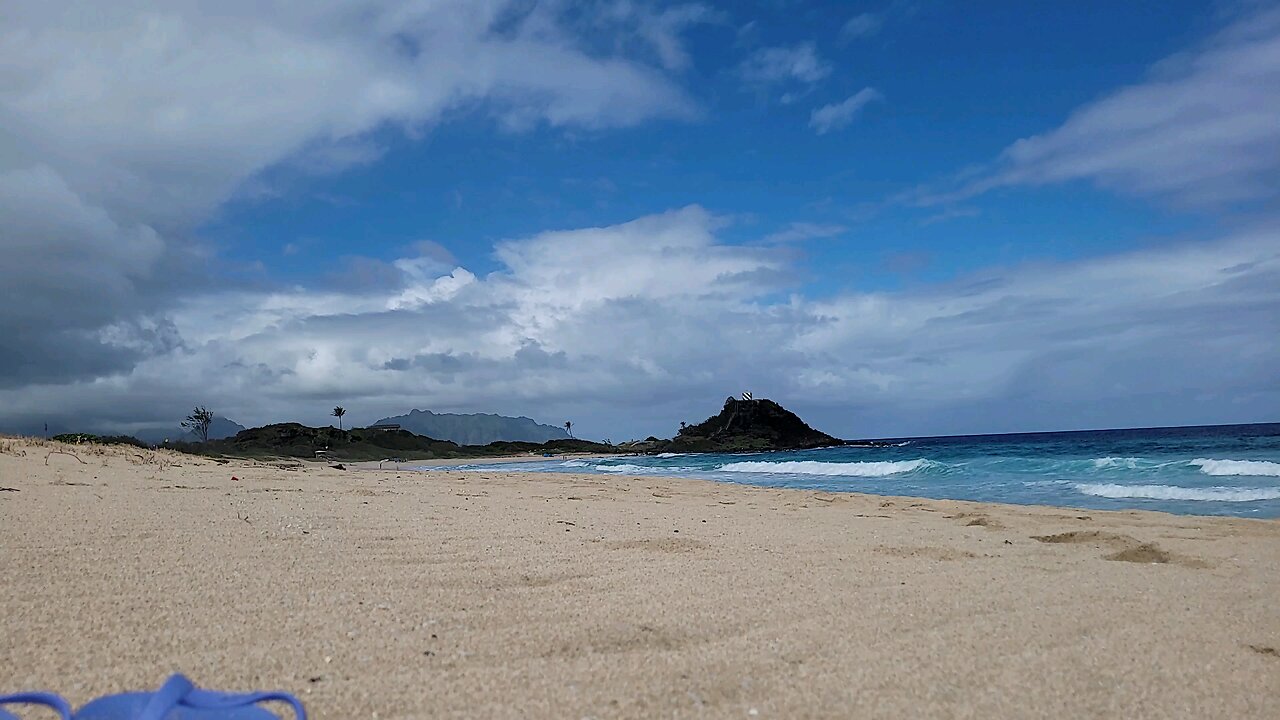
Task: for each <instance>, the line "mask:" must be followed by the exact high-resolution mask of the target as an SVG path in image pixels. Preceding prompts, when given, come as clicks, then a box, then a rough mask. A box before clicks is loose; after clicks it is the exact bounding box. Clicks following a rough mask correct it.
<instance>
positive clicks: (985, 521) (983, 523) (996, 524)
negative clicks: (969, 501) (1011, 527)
mask: <svg viewBox="0 0 1280 720" xmlns="http://www.w3.org/2000/svg"><path fill="white" fill-rule="evenodd" d="M950 519H951V520H965V519H968V520H969V522H967V523H965V524H964V526H965V527H984V528H986V529H988V530H1004V529H1006V528H1005V525H1004V523H1002V522H1000V521H999V520H995V519H993V518H989V517H987V516H986V515H975V514H973V513H960V514H958V515H952V516H951V517H950Z"/></svg>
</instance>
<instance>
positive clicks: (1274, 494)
mask: <svg viewBox="0 0 1280 720" xmlns="http://www.w3.org/2000/svg"><path fill="white" fill-rule="evenodd" d="M1075 488H1076V490H1079V491H1080V492H1082V493H1084V494H1085V495H1095V496H1097V497H1104V498H1142V499H1146V500H1202V501H1206V502H1256V501H1258V500H1280V488H1229V487H1206V488H1188V487H1178V486H1176V485H1113V484H1109V483H1108V484H1091V483H1079V484H1077V485H1075Z"/></svg>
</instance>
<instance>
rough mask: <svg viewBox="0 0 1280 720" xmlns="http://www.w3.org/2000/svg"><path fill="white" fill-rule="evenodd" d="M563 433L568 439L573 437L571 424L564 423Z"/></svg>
mask: <svg viewBox="0 0 1280 720" xmlns="http://www.w3.org/2000/svg"><path fill="white" fill-rule="evenodd" d="M564 431H565V432H567V433H569V437H573V423H572V422H569V421H568V420H565V421H564Z"/></svg>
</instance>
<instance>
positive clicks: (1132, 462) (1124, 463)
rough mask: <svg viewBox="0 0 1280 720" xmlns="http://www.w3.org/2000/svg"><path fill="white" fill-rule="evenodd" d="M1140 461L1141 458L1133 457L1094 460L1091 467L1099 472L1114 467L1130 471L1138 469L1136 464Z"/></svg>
mask: <svg viewBox="0 0 1280 720" xmlns="http://www.w3.org/2000/svg"><path fill="white" fill-rule="evenodd" d="M1141 460H1142V458H1135V457H1104V458H1095V459H1094V461H1093V466H1094V467H1095V468H1097V469H1099V470H1102V469H1104V468H1114V467H1122V468H1129V469H1130V470H1136V469H1138V463H1139V462H1140V461H1141Z"/></svg>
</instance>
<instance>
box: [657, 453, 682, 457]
mask: <svg viewBox="0 0 1280 720" xmlns="http://www.w3.org/2000/svg"><path fill="white" fill-rule="evenodd" d="M683 454H684V453H658V454H657V455H654V457H660V458H672V457H680V456H681V455H683Z"/></svg>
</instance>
